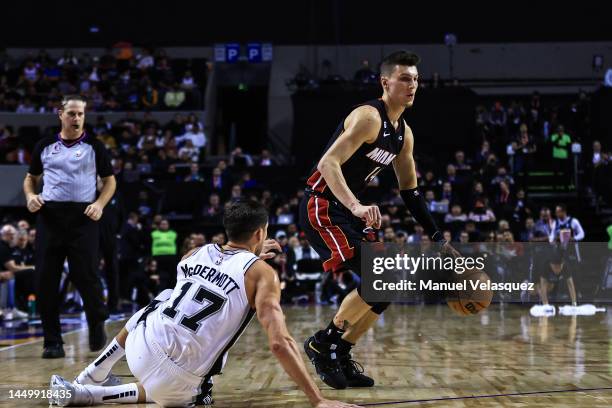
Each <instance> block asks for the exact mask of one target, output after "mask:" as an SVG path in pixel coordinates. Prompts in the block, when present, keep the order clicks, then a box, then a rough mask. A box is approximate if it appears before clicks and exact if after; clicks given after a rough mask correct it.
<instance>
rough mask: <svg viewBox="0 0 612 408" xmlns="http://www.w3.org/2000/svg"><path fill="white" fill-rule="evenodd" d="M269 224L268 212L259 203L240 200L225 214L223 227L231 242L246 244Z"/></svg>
mask: <svg viewBox="0 0 612 408" xmlns="http://www.w3.org/2000/svg"><path fill="white" fill-rule="evenodd" d="M267 223H268V211H266V208H265V207H264V206H263V204H261V203H260V202H258V201H255V200H238V201H236V202H233V203H232V204H231V205H230V206H229V207H228V208H227V209H226V210H225V212H224V214H223V227H225V232H226V233H227V237H228V238H229V239H230V241H234V242H245V241H248V240H249V238H251V236H252V235H253V233H254V232H255V231H257V229H259V228H261V227H264V226H265V225H266V224H267Z"/></svg>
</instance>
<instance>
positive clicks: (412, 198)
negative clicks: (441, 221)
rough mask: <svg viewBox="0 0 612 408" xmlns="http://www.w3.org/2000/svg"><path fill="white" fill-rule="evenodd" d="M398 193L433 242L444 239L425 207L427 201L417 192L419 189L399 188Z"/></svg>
mask: <svg viewBox="0 0 612 408" xmlns="http://www.w3.org/2000/svg"><path fill="white" fill-rule="evenodd" d="M400 195H401V196H402V199H403V200H404V204H405V205H406V208H407V209H408V211H410V214H412V216H413V217H414V218H415V219H416V220H417V222H418V223H419V224H421V225H422V226H423V229H424V230H425V233H426V234H427V235H428V236H429V237H430V238H431V240H432V241H434V242H440V241H444V237H443V235H442V233H441V232H440V231H438V226H437V225H436V222H435V221H434V219H433V217H432V216H431V213H430V212H429V210H428V209H427V203H426V202H425V199H424V198H423V196H422V195H421V193H420V192H419V189H418V188H412V189H410V190H401V191H400Z"/></svg>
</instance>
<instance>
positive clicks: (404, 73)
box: [383, 65, 419, 108]
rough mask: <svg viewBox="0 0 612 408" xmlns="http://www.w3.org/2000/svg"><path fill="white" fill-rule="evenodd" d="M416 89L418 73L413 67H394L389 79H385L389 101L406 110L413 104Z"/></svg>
mask: <svg viewBox="0 0 612 408" xmlns="http://www.w3.org/2000/svg"><path fill="white" fill-rule="evenodd" d="M384 85H385V84H384V83H383V86H384ZM418 87H419V72H418V71H417V67H415V66H407V65H396V66H395V68H394V69H393V72H392V73H391V75H390V76H389V78H386V87H385V89H386V91H387V94H388V95H389V97H390V99H391V100H393V101H396V102H397V103H398V104H401V105H403V106H405V107H407V108H409V107H411V106H412V105H413V104H414V97H415V95H416V91H417V88H418Z"/></svg>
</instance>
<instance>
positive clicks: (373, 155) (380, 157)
mask: <svg viewBox="0 0 612 408" xmlns="http://www.w3.org/2000/svg"><path fill="white" fill-rule="evenodd" d="M366 156H367V157H368V158H369V159H370V160H374V161H375V162H376V163H380V164H382V165H384V166H387V165H389V163H391V162H392V161H393V159H395V156H397V155H395V154H393V153H391V152H388V151H386V150H384V149H381V148H379V147H377V148H375V149H374V150H372V151H371V152H370V153H368V154H367V155H366Z"/></svg>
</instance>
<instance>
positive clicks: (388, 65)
mask: <svg viewBox="0 0 612 408" xmlns="http://www.w3.org/2000/svg"><path fill="white" fill-rule="evenodd" d="M419 62H421V57H419V56H418V55H416V54H415V53H413V52H411V51H405V50H400V51H395V52H393V53H391V54H389V55H387V56H386V57H385V58H383V60H382V61H381V62H380V75H385V76H389V75H391V73H392V72H393V68H394V67H395V66H396V65H406V66H409V67H412V66H416V65H417V64H418V63H419Z"/></svg>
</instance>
